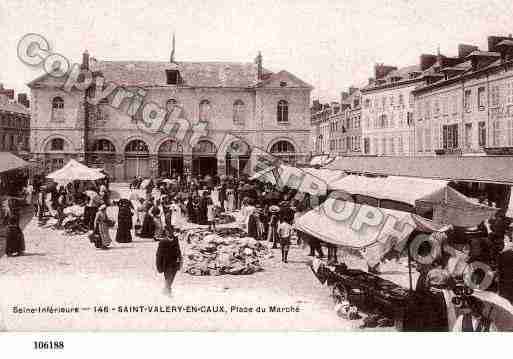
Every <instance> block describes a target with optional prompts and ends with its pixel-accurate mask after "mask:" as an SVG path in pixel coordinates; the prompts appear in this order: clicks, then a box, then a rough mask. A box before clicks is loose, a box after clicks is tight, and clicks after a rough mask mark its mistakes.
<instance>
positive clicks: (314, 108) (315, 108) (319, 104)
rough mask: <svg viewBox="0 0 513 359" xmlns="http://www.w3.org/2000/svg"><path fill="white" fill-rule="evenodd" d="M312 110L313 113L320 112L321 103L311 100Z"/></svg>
mask: <svg viewBox="0 0 513 359" xmlns="http://www.w3.org/2000/svg"><path fill="white" fill-rule="evenodd" d="M312 109H313V110H314V111H315V112H318V111H320V110H322V105H321V103H320V102H319V100H313V104H312Z"/></svg>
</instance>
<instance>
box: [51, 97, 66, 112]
mask: <svg viewBox="0 0 513 359" xmlns="http://www.w3.org/2000/svg"><path fill="white" fill-rule="evenodd" d="M52 108H53V109H61V108H64V100H63V99H62V97H54V98H53V100H52Z"/></svg>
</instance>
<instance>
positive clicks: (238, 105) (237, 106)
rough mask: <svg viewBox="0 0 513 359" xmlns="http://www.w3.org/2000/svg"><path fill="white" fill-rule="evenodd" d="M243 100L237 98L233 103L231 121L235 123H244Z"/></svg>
mask: <svg viewBox="0 0 513 359" xmlns="http://www.w3.org/2000/svg"><path fill="white" fill-rule="evenodd" d="M244 111H245V107H244V102H242V100H237V101H235V102H234V103H233V123H234V124H237V125H242V124H244V117H245V116H244Z"/></svg>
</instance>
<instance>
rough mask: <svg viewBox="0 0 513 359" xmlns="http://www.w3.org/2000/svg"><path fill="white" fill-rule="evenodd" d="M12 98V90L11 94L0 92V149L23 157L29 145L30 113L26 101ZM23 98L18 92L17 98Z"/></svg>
mask: <svg viewBox="0 0 513 359" xmlns="http://www.w3.org/2000/svg"><path fill="white" fill-rule="evenodd" d="M0 90H3V87H2V86H1V85H0ZM13 98H14V92H13V95H12V96H11V95H8V94H0V151H6V152H12V153H15V154H18V155H21V156H23V157H24V156H25V155H27V154H28V151H29V146H30V141H29V140H30V113H29V109H28V108H27V107H25V105H26V103H25V104H22V103H20V102H15V101H14V100H13ZM24 98H25V97H24V94H19V96H18V99H19V100H23V99H24Z"/></svg>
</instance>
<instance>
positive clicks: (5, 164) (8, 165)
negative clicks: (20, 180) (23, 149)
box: [0, 152, 30, 173]
mask: <svg viewBox="0 0 513 359" xmlns="http://www.w3.org/2000/svg"><path fill="white" fill-rule="evenodd" d="M29 165H30V163H28V162H27V161H25V160H23V159H21V158H19V157H18V156H16V155H13V154H12V153H11V152H0V173H2V172H7V171H12V170H15V169H18V168H23V167H27V166H29Z"/></svg>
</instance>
